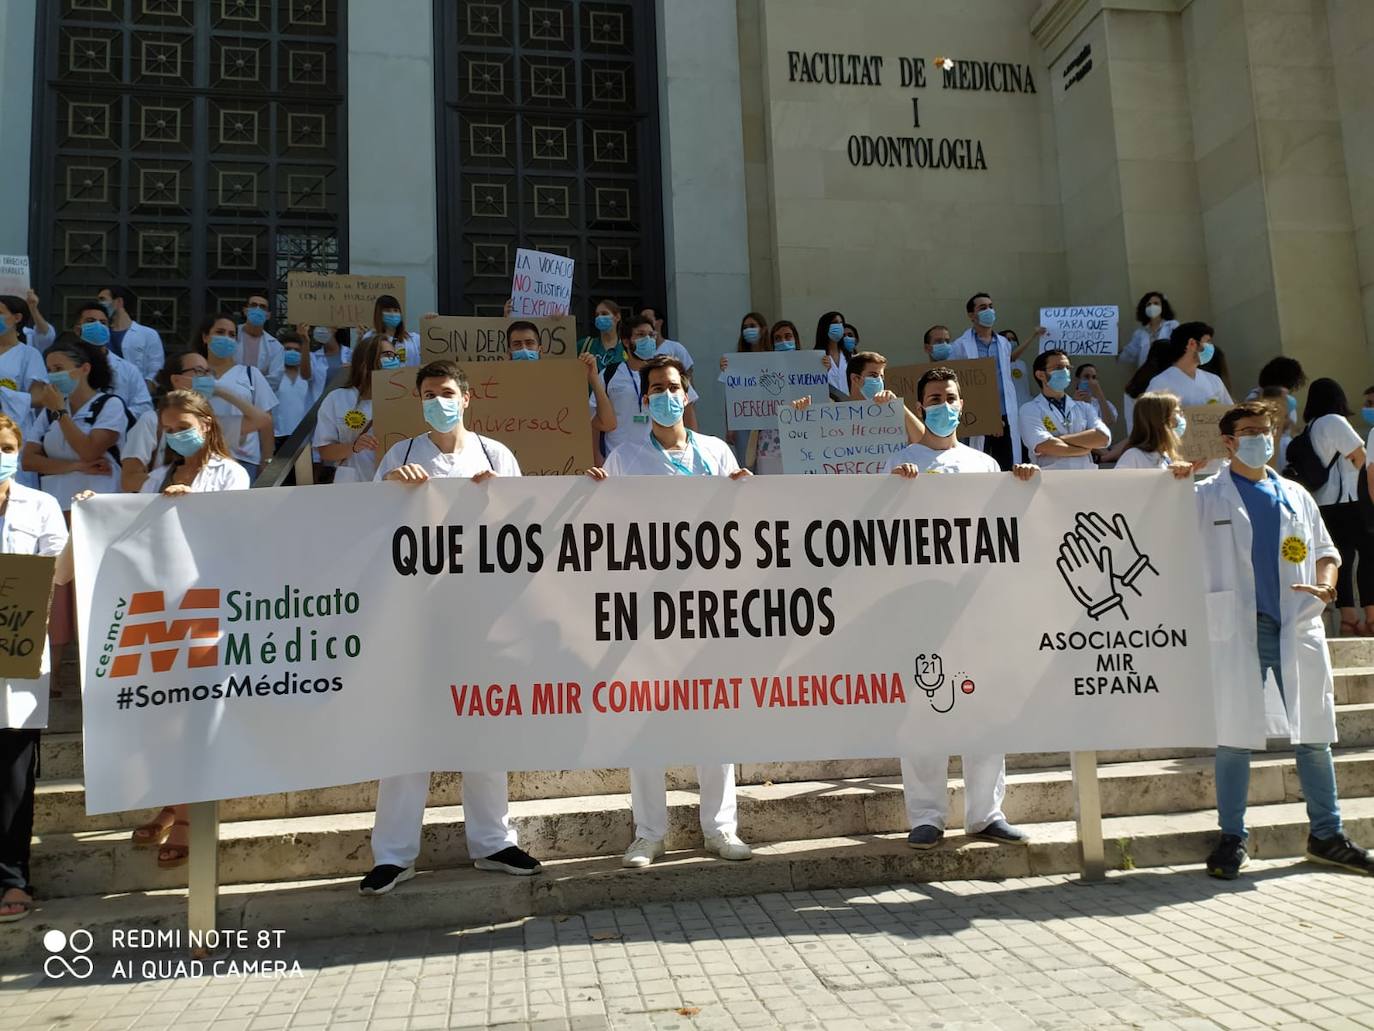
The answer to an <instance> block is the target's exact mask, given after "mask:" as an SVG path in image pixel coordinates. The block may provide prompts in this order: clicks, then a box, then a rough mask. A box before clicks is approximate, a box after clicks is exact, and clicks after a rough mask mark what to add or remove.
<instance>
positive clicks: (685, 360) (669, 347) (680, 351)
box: [658, 340, 692, 372]
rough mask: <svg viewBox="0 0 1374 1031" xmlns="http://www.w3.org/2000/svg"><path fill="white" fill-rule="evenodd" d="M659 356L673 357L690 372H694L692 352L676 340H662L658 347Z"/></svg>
mask: <svg viewBox="0 0 1374 1031" xmlns="http://www.w3.org/2000/svg"><path fill="white" fill-rule="evenodd" d="M658 353H659V354H667V355H672V356H673V357H674V358H676V359H677V360H678V361H680V362H681V363H682V367H683V368H684V369H686V370H687V371H688V372H691V371H692V352H691V351H689V350H687V348H685V347H683V346H682V345H681V344H680V343H678V342H677V341H676V340H662V341H660V342H659V345H658Z"/></svg>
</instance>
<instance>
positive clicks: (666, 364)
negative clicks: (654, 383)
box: [639, 354, 687, 397]
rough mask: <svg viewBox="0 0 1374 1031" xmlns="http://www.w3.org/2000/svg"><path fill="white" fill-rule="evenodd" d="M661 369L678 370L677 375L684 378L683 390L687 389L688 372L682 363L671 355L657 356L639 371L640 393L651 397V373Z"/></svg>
mask: <svg viewBox="0 0 1374 1031" xmlns="http://www.w3.org/2000/svg"><path fill="white" fill-rule="evenodd" d="M659 369H677V374H678V376H680V377H681V378H682V389H683V390H684V391H686V389H687V370H686V368H684V367H683V364H682V362H680V361H678V360H677V359H676V358H674V357H673V356H672V355H671V354H656V355H654V356H653V357H652V358H650V359H649V360H648V361H647V362H645V363H644V367H643V368H642V369H640V370H639V392H640V394H642V395H643V396H644V397H648V396H649V373H651V372H656V371H657V370H659Z"/></svg>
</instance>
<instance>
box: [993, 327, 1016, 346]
mask: <svg viewBox="0 0 1374 1031" xmlns="http://www.w3.org/2000/svg"><path fill="white" fill-rule="evenodd" d="M998 334H999V335H1000V336H1004V337H1006V338H1007V339H1009V340H1010V341H1011V342H1012V343H1013V344H1019V343H1021V338H1020V337H1019V336H1017V335H1016V330H1014V329H1003V330H999V331H998Z"/></svg>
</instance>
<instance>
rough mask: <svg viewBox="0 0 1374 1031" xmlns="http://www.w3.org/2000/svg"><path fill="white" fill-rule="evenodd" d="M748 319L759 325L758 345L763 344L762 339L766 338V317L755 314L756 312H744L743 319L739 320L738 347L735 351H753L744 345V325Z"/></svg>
mask: <svg viewBox="0 0 1374 1031" xmlns="http://www.w3.org/2000/svg"><path fill="white" fill-rule="evenodd" d="M750 319H753V320H754V321H755V322H757V323H758V324H759V342H760V343H762V342H763V338H764V337H766V336H768V318H767V316H765V315H764V314H763V313H761V312H757V311H747V312H745V313H744V318H742V319H740V320H739V346H738V348H737V350H739V351H752V350H753V348H752V347H750V346H749V345H748V344H747V343H745V340H744V324H745V323H746V322H748V321H749V320H750Z"/></svg>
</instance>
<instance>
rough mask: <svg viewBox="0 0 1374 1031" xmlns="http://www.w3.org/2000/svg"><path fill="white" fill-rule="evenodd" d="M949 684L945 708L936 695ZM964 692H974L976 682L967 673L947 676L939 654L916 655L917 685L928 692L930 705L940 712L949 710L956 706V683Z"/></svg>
mask: <svg viewBox="0 0 1374 1031" xmlns="http://www.w3.org/2000/svg"><path fill="white" fill-rule="evenodd" d="M946 683H948V684H949V704H948V705H946V706H945V707H944V708H943V709H942V708H940V706H938V705H936V704H935V696H936V695H937V694H939V693H940V689H941V688H942V687H944V686H945V684H946ZM956 683H957V684H958V686H959V690H960V691H962V692H963V693H964V694H973V691H974V683H973V681H972V680H970V679H969V678H968V675H967V674H965V673H959V674H957V675H955V676H953V677H950V678H948V679H947V678H946V677H945V667H944V662H943V661H942V660H941V659H940V656H939V655H938V654H932V655H930V656H929V657H927V656H926V655H925V654H921V655H918V656H916V686H917V687H919V688H920V689H921V690H922V691H924V692H925V693H926V700H927V701H928V702H930V707H931V708H932V709H934V710H935V711H936V712H939V713H946V712H949V711H950V710H951V709H953V708H954V699H955V697H956V695H957V692H956V691H955V690H954V688H955V684H956Z"/></svg>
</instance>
